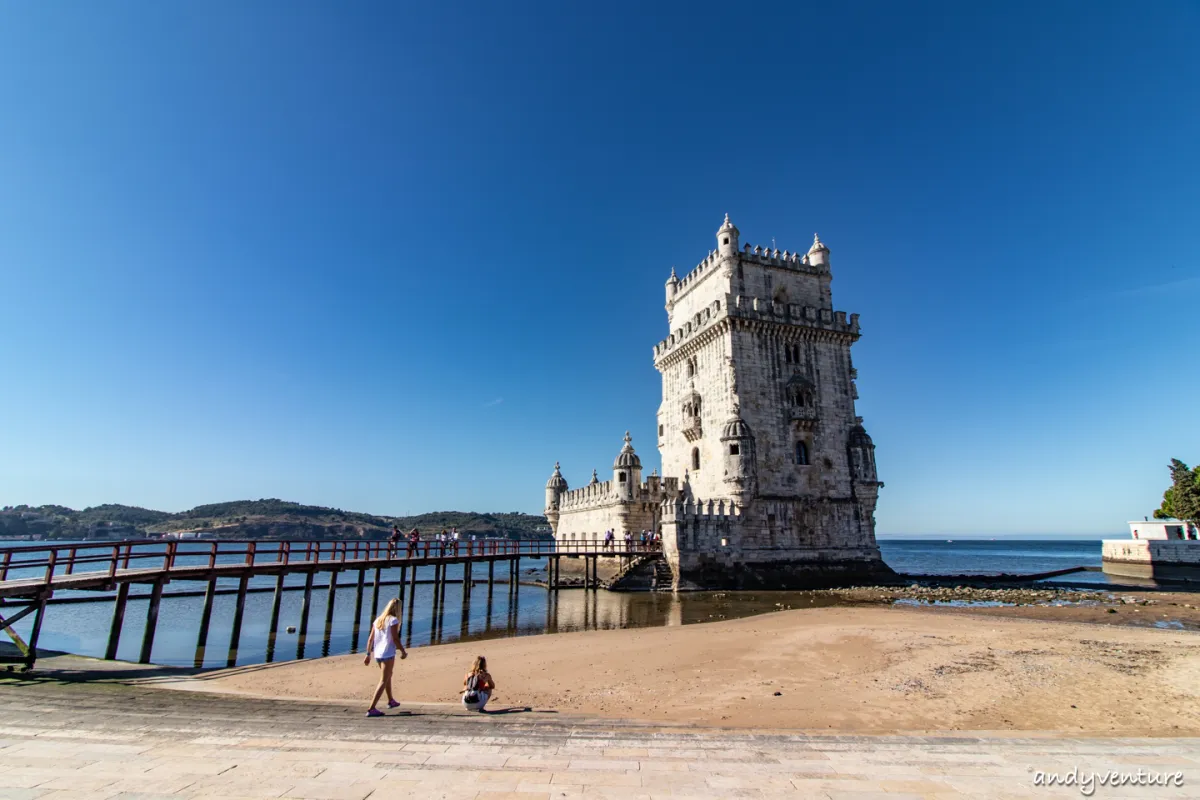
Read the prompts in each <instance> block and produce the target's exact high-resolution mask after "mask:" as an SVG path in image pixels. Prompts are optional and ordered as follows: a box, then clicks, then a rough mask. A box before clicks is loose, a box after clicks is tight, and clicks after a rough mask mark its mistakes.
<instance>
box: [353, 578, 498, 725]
mask: <svg viewBox="0 0 1200 800" xmlns="http://www.w3.org/2000/svg"><path fill="white" fill-rule="evenodd" d="M366 650H367V654H366V656H365V657H364V658H363V664H365V665H366V666H370V665H371V658H372V657H373V658H374V659H375V663H377V664H378V665H379V669H380V673H379V683H378V684H377V685H376V686H375V694H374V696H373V697H372V698H371V707H370V708H368V709H367V716H368V717H382V716H383V712H382V711H380V710H379V701H380V699H382V698H383V696H384V695H385V694H386V695H387V707H388V708H396V707H397V706H399V705H400V703H399V701H398V700H396V698H395V696H394V695H393V694H392V674H393V672H394V670H395V666H396V654H397V653H399V655H400V660H402V661H403V660H404V659H406V658H408V651H407V650H405V649H404V645H403V644H402V643H401V642H400V600H399V598H396V597H393V598H392V599H391V600H389V601H388V604H387V605H386V606H384V609H383V613H381V614H380V615H379V616H378V617H376V618H375V621H374V622H373V623H371V633H370V635H369V636H368V637H367V647H366ZM495 691H496V681H495V680H494V679H493V678H492V675H491V673H489V672H488V667H487V659H486V658H484V657H483V656H477V657H476V658H475V663H473V664H472V665H471V669H470V670H469V671H468V672H467V674H466V677H464V678H463V685H462V691H461V700H462V704H463V708H465V709H467V710H468V711H483V710H484V706H486V705H487V702H488V700H490V699H491V697H492V695H493V694H494V693H495Z"/></svg>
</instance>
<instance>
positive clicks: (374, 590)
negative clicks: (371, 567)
mask: <svg viewBox="0 0 1200 800" xmlns="http://www.w3.org/2000/svg"><path fill="white" fill-rule="evenodd" d="M377 616H379V567H376V568H375V580H373V581H372V582H371V621H372V622H374V621H375V618H376V617H377Z"/></svg>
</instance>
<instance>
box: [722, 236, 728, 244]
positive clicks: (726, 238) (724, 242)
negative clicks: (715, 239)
mask: <svg viewBox="0 0 1200 800" xmlns="http://www.w3.org/2000/svg"><path fill="white" fill-rule="evenodd" d="M721 244H729V237H728V236H726V237H725V238H724V239H722V240H721Z"/></svg>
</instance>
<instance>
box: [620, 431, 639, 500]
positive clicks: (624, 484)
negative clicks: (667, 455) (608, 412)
mask: <svg viewBox="0 0 1200 800" xmlns="http://www.w3.org/2000/svg"><path fill="white" fill-rule="evenodd" d="M641 485H642V460H641V459H640V458H638V455H637V453H635V452H634V451H633V440H632V439H631V438H630V436H629V431H625V446H624V447H622V448H621V452H620V453H618V454H617V458H616V460H615V461H614V462H613V487H614V488H615V489H616V492H617V497H619V498H620V499H622V500H626V501H632V500H633V495H634V492H635V491H637V487H639V486H641Z"/></svg>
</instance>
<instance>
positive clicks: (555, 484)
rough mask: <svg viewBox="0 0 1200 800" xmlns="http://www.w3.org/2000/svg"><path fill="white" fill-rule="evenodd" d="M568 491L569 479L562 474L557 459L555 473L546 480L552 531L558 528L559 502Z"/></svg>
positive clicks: (547, 517)
mask: <svg viewBox="0 0 1200 800" xmlns="http://www.w3.org/2000/svg"><path fill="white" fill-rule="evenodd" d="M566 491H567V479H566V478H564V477H563V476H562V473H561V472H560V471H559V469H558V462H557V461H555V462H554V474H553V475H551V476H550V480H548V481H546V521H547V522H548V523H550V530H552V531H557V530H558V503H559V500H560V499H561V498H562V496H563V495H564V494H566Z"/></svg>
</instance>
